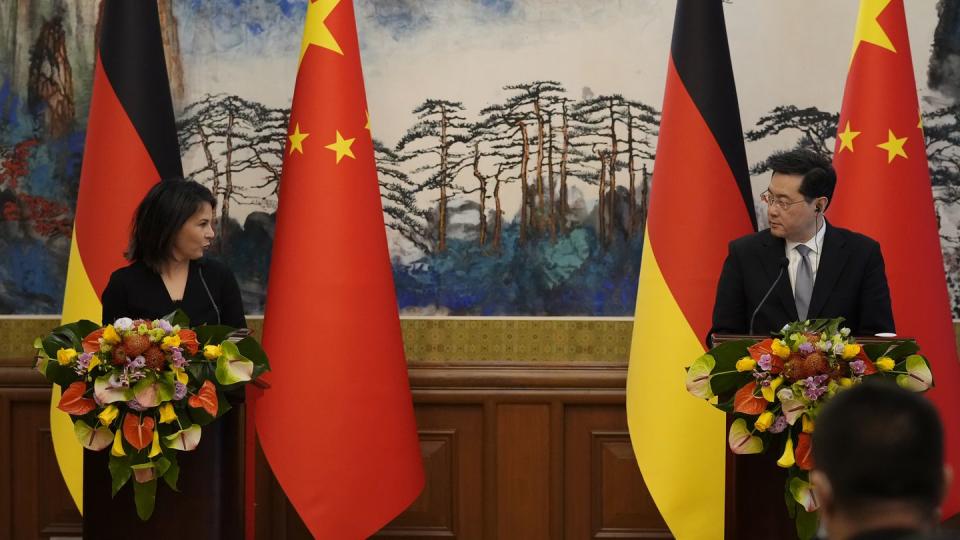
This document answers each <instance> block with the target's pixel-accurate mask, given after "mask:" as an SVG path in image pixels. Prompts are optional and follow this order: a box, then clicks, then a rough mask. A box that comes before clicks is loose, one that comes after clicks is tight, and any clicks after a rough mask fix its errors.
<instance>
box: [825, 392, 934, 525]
mask: <svg viewBox="0 0 960 540" xmlns="http://www.w3.org/2000/svg"><path fill="white" fill-rule="evenodd" d="M813 459H814V462H815V463H816V468H817V469H819V470H820V471H822V472H823V473H824V474H825V475H826V476H827V478H828V479H829V481H830V486H831V487H832V491H833V498H834V502H835V504H836V505H837V509H838V510H842V511H844V512H849V513H851V514H854V515H858V514H862V513H863V512H869V511H870V507H871V506H872V504H873V503H877V502H881V501H895V502H902V503H906V504H909V505H911V506H913V507H914V508H916V510H917V511H918V512H921V513H922V514H924V515H932V514H933V512H934V511H935V509H936V508H938V507H939V505H940V501H941V498H942V496H943V492H944V478H943V427H942V426H941V424H940V417H939V416H938V415H937V411H936V410H935V409H934V408H933V405H931V404H930V402H929V401H928V400H927V399H926V398H924V397H923V396H921V395H919V394H917V393H914V392H911V391H909V390H904V389H903V388H900V387H899V386H897V385H896V384H893V383H892V382H889V381H867V382H864V383H863V384H860V385H857V386H855V387H854V388H851V389H849V390H844V391H841V392H840V393H839V394H837V395H836V396H835V397H834V398H833V399H832V400H831V401H829V402H828V403H827V404H826V405H825V406H824V407H823V409H822V411H821V413H820V414H819V415H818V417H817V424H816V430H815V431H814V433H813Z"/></svg>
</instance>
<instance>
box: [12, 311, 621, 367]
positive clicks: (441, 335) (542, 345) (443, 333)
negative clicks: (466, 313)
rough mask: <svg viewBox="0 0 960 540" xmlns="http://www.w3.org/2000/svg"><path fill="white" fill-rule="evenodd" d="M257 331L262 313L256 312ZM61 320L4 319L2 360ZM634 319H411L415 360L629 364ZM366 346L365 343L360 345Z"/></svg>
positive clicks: (409, 350) (19, 358)
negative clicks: (259, 315) (632, 320)
mask: <svg viewBox="0 0 960 540" xmlns="http://www.w3.org/2000/svg"><path fill="white" fill-rule="evenodd" d="M249 323H250V326H251V327H253V328H254V331H255V332H256V334H257V335H259V334H260V330H261V328H262V326H263V318H262V317H250V318H249ZM59 324H60V320H59V318H55V317H2V318H0V364H6V365H11V363H12V362H15V363H16V364H18V365H19V364H23V361H24V360H25V359H28V358H29V357H30V356H31V355H32V354H33V349H32V344H33V339H34V338H35V337H36V336H39V335H41V334H43V333H45V332H47V331H49V330H50V329H52V328H54V327H56V326H57V325H59ZM632 324H633V323H632V322H631V321H630V320H629V319H525V318H517V319H494V318H476V319H473V318H469V319H468V318H442V319H441V318H405V319H402V320H401V327H402V329H403V339H404V348H405V350H406V354H407V360H408V361H410V362H428V363H451V362H484V361H496V362H575V363H612V364H624V363H626V361H627V357H628V355H629V352H630V332H631V328H632ZM358 346H360V344H358Z"/></svg>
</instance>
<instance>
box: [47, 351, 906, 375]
mask: <svg viewBox="0 0 960 540" xmlns="http://www.w3.org/2000/svg"><path fill="white" fill-rule="evenodd" d="M57 357H58V358H59V357H60V353H57ZM61 363H62V362H61ZM873 365H875V366H877V369H879V370H880V371H890V370H891V369H893V366H895V365H897V363H896V362H895V361H894V360H893V358H890V357H889V356H881V357H880V358H878V359H877V361H876V362H874V364H873Z"/></svg>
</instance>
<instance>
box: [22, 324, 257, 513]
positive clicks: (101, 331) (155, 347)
mask: <svg viewBox="0 0 960 540" xmlns="http://www.w3.org/2000/svg"><path fill="white" fill-rule="evenodd" d="M189 324H190V323H189V320H188V319H187V317H186V315H185V314H184V313H183V312H182V311H177V312H174V313H172V314H170V315H168V316H166V317H164V318H162V319H157V320H154V321H146V320H131V319H129V318H121V319H117V320H116V321H114V322H113V323H112V324H108V325H106V326H104V327H100V326H98V325H97V324H95V323H92V322H90V321H86V320H82V321H77V322H75V323H71V324H66V325H63V326H60V327H58V328H56V329H54V330H53V331H52V332H50V333H49V334H48V335H46V336H44V337H39V338H37V339H36V340H35V341H34V348H35V349H36V352H37V369H38V370H39V371H40V373H42V374H43V375H44V376H45V377H46V378H47V380H49V381H50V382H52V383H56V384H59V385H60V386H61V387H62V388H63V394H62V395H61V397H60V402H59V404H58V405H57V408H59V409H60V410H62V411H64V412H66V413H67V414H69V415H70V418H71V420H72V421H73V426H74V433H75V434H76V436H77V439H78V440H79V441H80V444H81V445H83V447H84V448H87V449H90V450H105V449H107V448H108V447H109V448H110V459H109V469H110V475H111V480H112V495H113V496H116V494H117V492H118V491H119V490H120V488H122V487H123V486H124V485H125V484H126V483H127V482H128V481H129V480H130V478H131V477H132V478H133V479H134V482H133V492H134V500H135V502H136V508H137V515H138V516H139V517H140V519H142V520H147V519H149V518H150V516H151V515H152V514H153V509H154V502H155V499H156V490H157V484H158V479H163V481H164V482H166V483H167V484H168V485H169V486H170V488H171V489H174V490H176V488H177V478H178V476H179V472H180V469H179V467H178V465H177V452H188V451H191V450H194V449H195V448H196V447H197V445H198V444H199V443H200V436H201V433H202V426H204V425H206V424H209V423H210V422H212V421H213V420H215V419H216V418H218V417H220V416H222V415H223V414H224V413H226V412H227V411H228V410H230V404H229V402H228V401H227V399H225V397H224V391H225V390H229V389H233V388H237V387H239V386H241V385H243V384H246V383H247V382H250V381H252V380H255V379H256V378H257V377H259V376H260V375H261V374H262V373H264V372H265V371H268V370H269V369H270V366H269V363H268V361H267V357H266V355H265V354H264V352H263V349H262V348H261V347H260V345H259V344H258V343H257V341H256V340H254V339H253V338H252V337H249V335H248V334H249V330H247V329H241V330H237V329H234V328H231V327H228V326H219V325H217V326H206V325H205V326H199V327H197V328H192V329H191V328H190V327H189Z"/></svg>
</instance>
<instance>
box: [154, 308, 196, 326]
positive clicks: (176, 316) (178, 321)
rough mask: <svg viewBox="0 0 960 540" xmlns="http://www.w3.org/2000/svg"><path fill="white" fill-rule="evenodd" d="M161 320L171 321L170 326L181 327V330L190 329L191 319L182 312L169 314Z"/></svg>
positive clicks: (179, 310) (180, 310)
mask: <svg viewBox="0 0 960 540" xmlns="http://www.w3.org/2000/svg"><path fill="white" fill-rule="evenodd" d="M161 319H164V320H166V321H169V322H170V324H172V325H175V326H179V327H180V328H190V317H187V314H186V313H185V312H184V311H183V310H182V309H178V310H176V311H174V312H173V313H167V314H166V315H164V316H163V317H161Z"/></svg>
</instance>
